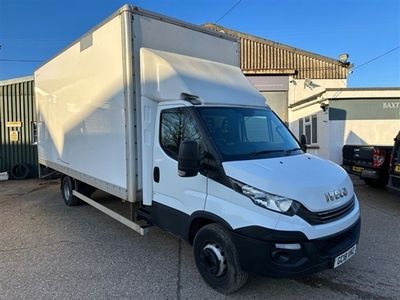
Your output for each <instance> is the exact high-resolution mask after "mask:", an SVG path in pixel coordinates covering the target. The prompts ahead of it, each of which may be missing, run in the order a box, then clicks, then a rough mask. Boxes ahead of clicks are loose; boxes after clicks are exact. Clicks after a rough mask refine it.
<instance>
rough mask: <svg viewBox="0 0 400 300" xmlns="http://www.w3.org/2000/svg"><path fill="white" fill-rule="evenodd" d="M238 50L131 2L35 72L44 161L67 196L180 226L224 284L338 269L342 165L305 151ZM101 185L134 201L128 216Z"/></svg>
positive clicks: (203, 265)
mask: <svg viewBox="0 0 400 300" xmlns="http://www.w3.org/2000/svg"><path fill="white" fill-rule="evenodd" d="M239 49H240V47H239V44H238V42H237V41H236V40H235V39H233V38H231V37H228V36H225V35H223V34H220V33H217V32H211V31H208V30H205V29H204V28H202V27H198V26H194V25H191V24H187V23H184V22H180V21H177V20H174V19H171V18H167V17H164V16H160V15H156V14H154V13H151V12H148V11H144V10H141V9H138V8H137V7H132V6H128V5H126V6H124V7H123V8H121V9H120V10H119V11H117V12H116V13H115V14H113V15H112V16H111V17H110V18H108V19H107V20H105V21H104V22H103V23H102V24H100V25H99V26H97V27H96V28H94V29H93V30H92V31H90V32H89V33H87V34H85V35H84V36H83V37H82V38H81V39H79V40H78V41H76V42H74V43H73V44H71V45H70V46H69V47H68V48H66V49H65V50H63V51H62V52H61V53H60V54H58V55H56V56H55V57H54V58H53V59H51V60H50V61H48V62H47V63H45V64H44V65H43V66H41V67H40V68H38V69H37V70H36V72H35V95H36V99H37V109H38V114H39V122H38V150H39V161H40V164H42V165H44V166H47V167H49V168H52V169H54V170H57V171H58V172H60V173H62V180H61V189H62V196H63V199H64V201H65V202H66V204H68V205H76V204H78V203H79V199H80V200H83V201H86V202H87V203H89V204H91V205H93V206H95V207H96V208H98V209H100V210H102V211H103V212H105V213H106V214H108V215H110V216H111V217H114V218H115V219H117V220H118V221H120V222H122V223H124V224H125V225H127V226H129V227H131V228H132V229H134V230H136V231H138V232H139V233H140V234H143V235H144V234H145V233H146V231H147V230H148V227H149V226H150V225H156V226H159V227H160V228H163V229H165V230H167V231H169V232H172V233H174V234H176V235H178V236H179V237H181V238H182V239H184V240H186V241H188V242H190V243H192V244H193V245H194V255H195V260H196V265H197V267H198V269H199V271H200V273H201V275H202V276H203V278H204V279H205V281H206V282H207V283H208V284H209V285H211V286H212V287H213V288H215V289H217V290H218V291H221V292H224V293H229V292H233V291H235V290H237V289H238V288H240V287H241V286H242V285H243V284H244V282H245V281H246V278H247V273H248V272H253V273H258V274H262V275H266V276H272V277H295V276H304V275H307V274H311V273H314V272H317V271H320V270H323V269H327V268H333V267H337V266H339V265H341V264H342V263H344V262H345V261H346V260H347V259H349V258H350V257H351V256H352V255H353V254H354V253H355V250H356V245H357V242H358V238H359V232H360V212H359V203H358V200H357V197H356V195H355V193H354V189H353V185H352V182H351V180H350V178H349V177H348V175H347V173H346V172H345V171H344V170H343V169H342V168H341V167H339V166H337V165H336V164H334V163H331V162H329V161H327V160H322V159H319V158H317V157H314V156H312V155H308V154H306V153H305V152H304V151H302V150H301V146H300V145H299V143H298V141H297V140H296V139H295V138H294V136H293V135H292V134H291V133H290V131H289V130H288V129H287V128H286V126H285V125H284V124H283V123H282V122H281V120H280V119H279V118H278V117H277V116H276V115H275V114H274V112H272V111H271V110H270V109H269V108H268V106H266V105H265V100H264V98H263V96H262V95H260V94H259V93H258V91H257V90H256V89H255V88H254V87H253V86H252V85H251V84H250V83H249V82H248V81H247V79H246V78H245V77H244V76H243V74H242V72H241V70H240V68H239ZM95 189H100V190H102V191H105V192H107V193H109V194H111V195H113V196H116V197H118V198H120V199H122V200H123V201H124V202H126V203H130V206H131V209H132V213H131V215H130V217H126V216H122V215H121V214H119V213H117V212H115V211H113V210H111V209H110V208H107V207H105V206H103V205H102V204H100V203H99V202H97V201H95V200H94V199H92V198H91V194H92V193H93V191H94V190H95ZM140 220H141V221H140ZM140 222H142V223H140ZM143 222H144V224H143Z"/></svg>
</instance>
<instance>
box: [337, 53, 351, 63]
mask: <svg viewBox="0 0 400 300" xmlns="http://www.w3.org/2000/svg"><path fill="white" fill-rule="evenodd" d="M348 59H349V55H348V54H347V53H343V54H340V55H339V61H340V62H341V63H343V64H345V63H347V60H348Z"/></svg>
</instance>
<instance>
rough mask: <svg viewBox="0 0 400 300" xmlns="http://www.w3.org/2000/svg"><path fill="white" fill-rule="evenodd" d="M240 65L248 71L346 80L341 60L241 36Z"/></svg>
mask: <svg viewBox="0 0 400 300" xmlns="http://www.w3.org/2000/svg"><path fill="white" fill-rule="evenodd" d="M240 47H241V49H240V50H241V60H240V65H241V68H242V70H243V72H244V73H245V74H257V73H259V74H265V73H269V74H279V73H286V74H290V73H292V72H293V73H294V74H293V76H294V78H298V79H302V78H303V79H304V78H313V79H343V78H346V76H347V68H345V67H343V66H342V65H340V64H339V63H335V62H329V61H327V60H324V59H322V58H318V57H314V56H311V55H307V54H304V53H302V52H300V51H293V50H291V49H285V48H282V47H279V46H274V45H268V44H266V43H262V42H259V41H255V40H252V39H248V38H243V37H241V38H240Z"/></svg>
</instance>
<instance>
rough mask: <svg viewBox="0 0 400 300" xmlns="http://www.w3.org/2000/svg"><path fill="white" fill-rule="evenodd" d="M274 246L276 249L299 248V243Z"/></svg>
mask: <svg viewBox="0 0 400 300" xmlns="http://www.w3.org/2000/svg"><path fill="white" fill-rule="evenodd" d="M275 248H277V249H286V250H300V249H301V246H300V244H275Z"/></svg>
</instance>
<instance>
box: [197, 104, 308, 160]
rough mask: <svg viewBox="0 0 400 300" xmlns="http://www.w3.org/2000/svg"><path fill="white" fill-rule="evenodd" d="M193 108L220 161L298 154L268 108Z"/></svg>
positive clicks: (295, 145)
mask: <svg viewBox="0 0 400 300" xmlns="http://www.w3.org/2000/svg"><path fill="white" fill-rule="evenodd" d="M197 109H198V110H199V113H200V116H201V118H202V119H203V121H204V123H205V126H206V128H207V129H208V131H209V133H210V136H211V138H212V140H213V141H214V143H215V145H216V146H217V148H218V151H219V152H220V154H221V156H222V157H223V159H224V161H232V160H245V159H260V158H267V157H280V156H287V155H295V154H300V153H302V151H301V150H300V147H299V144H298V143H297V141H296V140H295V139H294V137H293V136H292V135H291V133H290V132H289V131H288V129H287V128H286V126H285V125H284V124H283V123H282V121H281V120H279V118H278V117H277V116H276V115H275V114H274V113H273V112H272V111H271V110H270V109H268V108H242V107H198V108H197Z"/></svg>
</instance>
